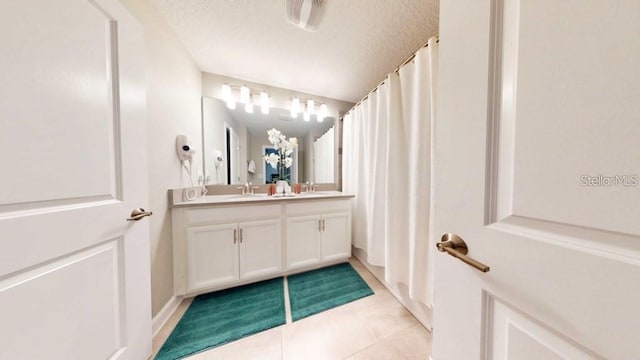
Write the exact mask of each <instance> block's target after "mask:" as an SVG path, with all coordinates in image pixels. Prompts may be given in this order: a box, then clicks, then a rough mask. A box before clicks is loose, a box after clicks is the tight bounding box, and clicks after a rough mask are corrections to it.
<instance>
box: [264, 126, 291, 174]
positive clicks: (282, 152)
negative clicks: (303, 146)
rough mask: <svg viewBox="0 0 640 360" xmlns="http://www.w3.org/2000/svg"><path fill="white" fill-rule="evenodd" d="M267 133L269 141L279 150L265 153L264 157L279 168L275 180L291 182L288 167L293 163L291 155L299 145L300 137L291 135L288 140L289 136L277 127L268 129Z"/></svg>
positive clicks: (276, 168) (273, 166)
mask: <svg viewBox="0 0 640 360" xmlns="http://www.w3.org/2000/svg"><path fill="white" fill-rule="evenodd" d="M267 135H268V136H269V142H270V143H271V144H272V145H273V146H274V147H275V148H276V152H277V153H271V154H269V155H265V157H264V160H265V161H266V162H267V163H268V164H269V165H271V167H272V168H274V169H275V170H278V178H277V179H274V182H275V181H279V180H284V181H287V182H289V181H290V180H291V179H290V172H288V171H287V169H289V168H290V167H291V165H293V159H292V158H291V155H292V154H293V152H294V151H295V148H296V147H297V146H298V139H296V138H294V137H290V138H289V140H287V137H286V136H285V135H283V134H282V133H281V132H280V131H279V130H277V129H275V128H274V129H271V130H269V131H267Z"/></svg>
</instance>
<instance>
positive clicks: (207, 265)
mask: <svg viewBox="0 0 640 360" xmlns="http://www.w3.org/2000/svg"><path fill="white" fill-rule="evenodd" d="M281 213H282V211H281V206H280V205H279V204H273V205H255V206H251V207H249V206H220V207H217V206H216V207H213V206H212V207H194V208H174V209H172V221H173V251H174V282H175V284H174V288H175V292H176V294H177V295H185V294H195V293H199V292H203V291H205V290H209V289H221V288H225V287H230V286H233V285H235V284H239V283H247V282H250V281H251V280H255V279H258V280H261V279H265V278H269V277H272V276H276V275H278V274H280V273H281V272H282V268H283V262H282V218H281V215H282V214H281Z"/></svg>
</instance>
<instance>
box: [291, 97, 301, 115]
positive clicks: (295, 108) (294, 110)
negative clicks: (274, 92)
mask: <svg viewBox="0 0 640 360" xmlns="http://www.w3.org/2000/svg"><path fill="white" fill-rule="evenodd" d="M299 112H300V100H299V99H298V98H297V97H295V98H293V100H291V117H292V118H294V119H295V118H296V117H298V113H299Z"/></svg>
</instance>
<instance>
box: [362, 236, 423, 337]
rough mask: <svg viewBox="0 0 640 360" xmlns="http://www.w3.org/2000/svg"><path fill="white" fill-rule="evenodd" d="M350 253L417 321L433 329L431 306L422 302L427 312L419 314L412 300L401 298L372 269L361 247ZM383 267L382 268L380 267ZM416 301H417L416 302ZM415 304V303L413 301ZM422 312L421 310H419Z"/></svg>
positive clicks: (393, 288)
mask: <svg viewBox="0 0 640 360" xmlns="http://www.w3.org/2000/svg"><path fill="white" fill-rule="evenodd" d="M351 254H352V255H353V256H354V257H355V258H356V259H358V260H359V261H360V263H362V265H364V267H365V268H366V269H367V270H369V272H370V273H371V274H372V275H373V276H374V277H375V278H376V279H378V281H379V282H380V283H381V284H382V285H383V286H384V287H385V288H387V290H389V293H391V295H393V297H395V298H396V300H398V302H400V304H402V306H404V307H405V308H406V309H407V311H409V312H410V313H411V315H413V317H415V318H416V320H418V322H420V323H421V324H422V326H424V327H425V328H426V329H427V330H428V331H430V332H431V331H433V324H432V321H433V320H432V319H433V313H432V312H433V308H431V307H430V306H426V305H424V304H422V306H424V307H426V308H427V311H428V313H423V314H420V313H418V312H417V311H415V310H419V309H414V306H415V305H413V304H411V303H410V302H412V301H413V300H411V299H408V298H406V297H405V298H403V296H402V295H400V293H399V291H400V290H399V289H397V288H396V287H394V286H393V285H391V284H389V283H388V282H386V281H385V279H384V277H383V276H381V275H380V274H378V272H377V271H375V269H373V265H371V264H369V262H367V254H366V252H365V251H364V250H362V249H358V248H356V247H353V248H352V251H351ZM382 269H384V268H382ZM416 303H417V302H416ZM414 304H415V303H414ZM420 312H422V311H420Z"/></svg>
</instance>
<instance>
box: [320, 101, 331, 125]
mask: <svg viewBox="0 0 640 360" xmlns="http://www.w3.org/2000/svg"><path fill="white" fill-rule="evenodd" d="M328 112H329V111H328V109H327V105H326V104H322V105H320V112H319V113H318V117H317V119H318V122H322V121H324V118H325V117H326V116H327V113H328Z"/></svg>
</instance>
